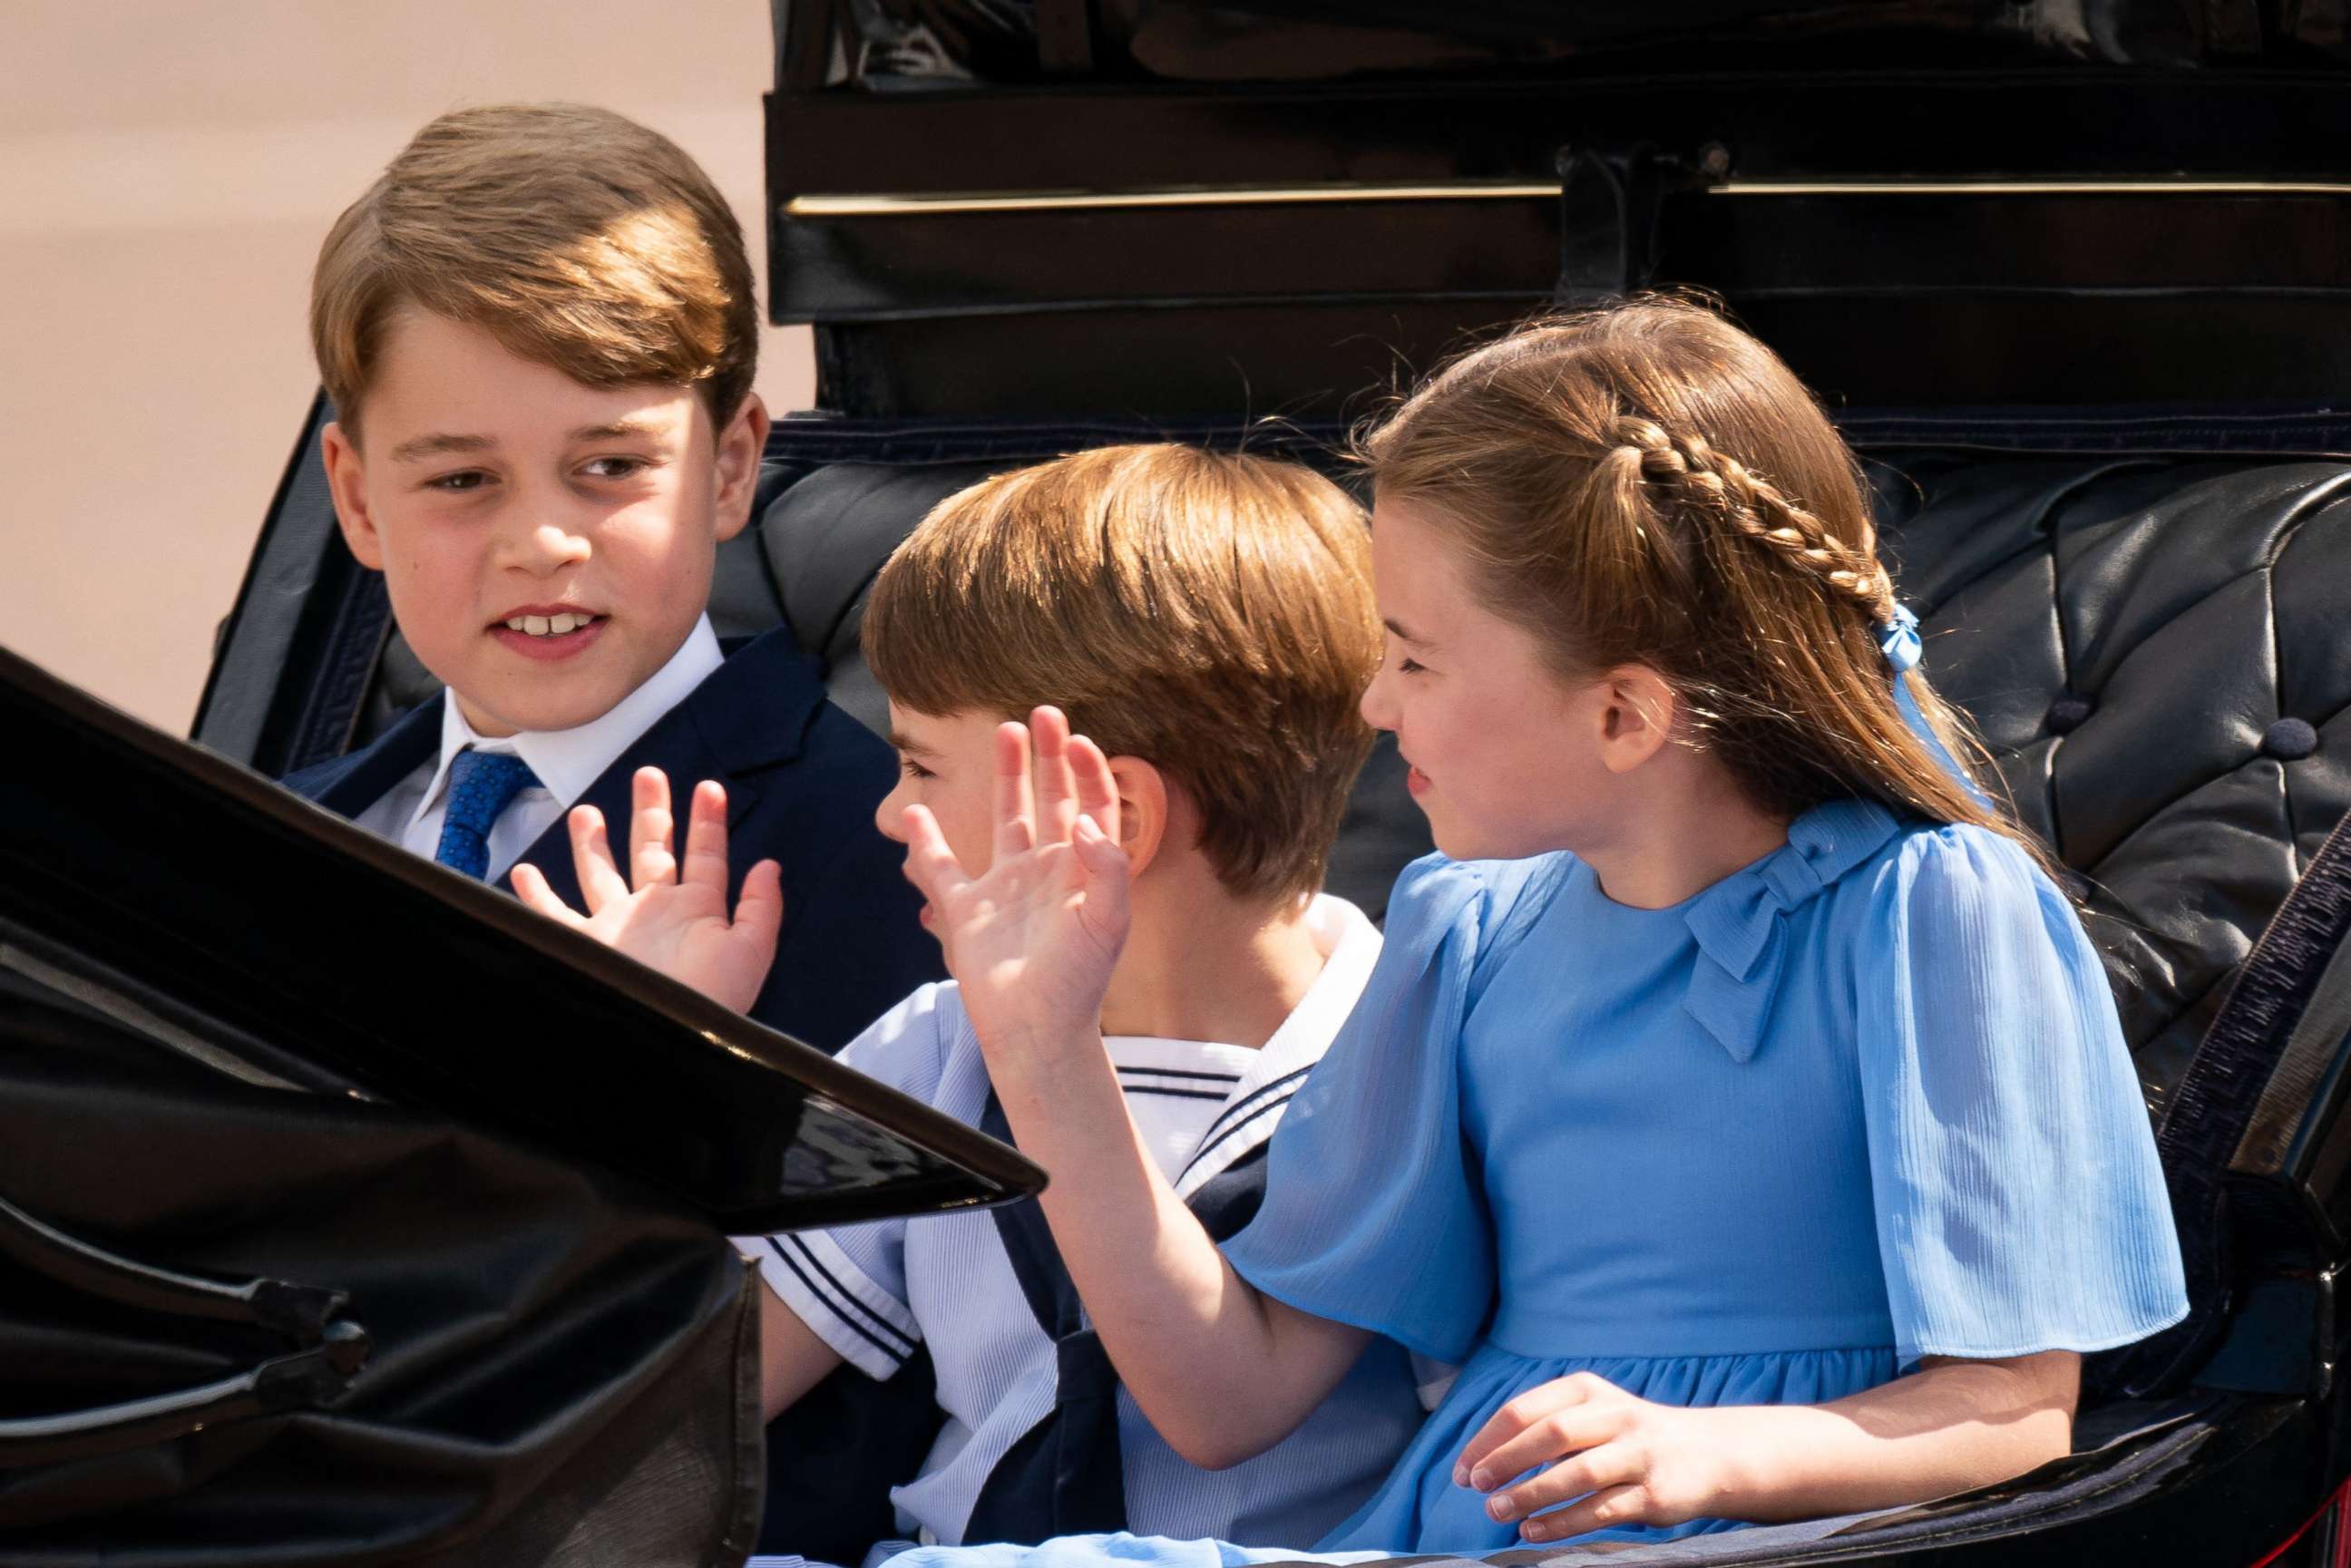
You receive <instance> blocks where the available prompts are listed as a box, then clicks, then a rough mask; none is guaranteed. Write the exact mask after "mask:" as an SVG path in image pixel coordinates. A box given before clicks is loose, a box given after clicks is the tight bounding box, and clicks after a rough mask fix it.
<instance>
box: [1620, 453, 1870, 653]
mask: <svg viewBox="0 0 2351 1568" xmlns="http://www.w3.org/2000/svg"><path fill="white" fill-rule="evenodd" d="M1616 434H1617V436H1618V437H1619V439H1620V440H1622V442H1623V443H1624V444H1625V446H1627V447H1629V448H1631V449H1632V450H1633V451H1634V452H1635V453H1637V454H1638V455H1639V458H1640V465H1641V476H1642V477H1643V478H1644V479H1646V480H1647V481H1648V482H1649V483H1651V484H1653V485H1657V486H1666V487H1669V488H1671V489H1674V490H1677V491H1680V492H1682V493H1683V494H1684V495H1685V496H1686V497H1690V498H1692V499H1695V500H1696V501H1697V503H1698V505H1700V506H1701V507H1705V508H1706V509H1707V510H1708V511H1709V512H1712V513H1713V514H1715V515H1716V516H1718V517H1721V518H1722V519H1723V520H1724V521H1725V522H1727V523H1729V525H1730V527H1731V528H1735V529H1736V530H1738V532H1739V533H1740V534H1741V535H1743V536H1744V537H1745V538H1750V539H1752V540H1754V541H1755V542H1756V543H1757V544H1760V545H1761V546H1763V547H1764V548H1765V549H1769V550H1770V551H1771V553H1772V554H1774V555H1776V556H1778V557H1779V558H1780V559H1782V560H1783V561H1786V562H1787V563H1788V564H1789V565H1791V566H1793V567H1795V568H1797V569H1799V570H1802V571H1804V572H1805V573H1807V574H1809V575H1810V576H1812V577H1813V578H1815V579H1817V580H1819V581H1820V582H1822V583H1823V585H1825V586H1826V587H1827V588H1828V589H1830V590H1831V591H1834V593H1836V594H1837V595H1839V596H1840V597H1842V598H1844V600H1846V601H1849V602H1851V603H1852V604H1854V605H1855V606H1857V607H1858V608H1859V609H1860V610H1861V611H1862V612H1864V613H1865V614H1866V615H1868V617H1869V618H1870V620H1871V621H1873V622H1881V623H1882V622H1887V621H1891V620H1892V619H1893V618H1894V607H1895V599H1894V581H1893V579H1891V578H1890V577H1888V576H1887V575H1886V568H1885V567H1884V566H1882V565H1880V564H1879V563H1878V560H1877V558H1876V555H1874V554H1872V553H1871V552H1869V551H1867V550H1863V549H1854V548H1853V547H1852V546H1850V545H1847V544H1845V543H1844V541H1842V540H1840V539H1838V538H1836V537H1835V536H1834V535H1833V534H1831V533H1830V532H1829V531H1828V528H1827V527H1826V526H1825V525H1824V524H1823V523H1822V521H1821V520H1820V518H1818V517H1814V516H1813V514H1812V513H1810V512H1808V511H1806V510H1805V509H1804V508H1803V507H1800V506H1798V505H1796V503H1795V502H1793V501H1792V500H1790V499H1788V497H1785V496H1783V495H1782V494H1781V493H1780V490H1779V488H1778V486H1774V485H1773V484H1772V483H1771V481H1770V480H1768V479H1766V478H1764V477H1763V476H1761V475H1760V474H1757V473H1755V472H1754V471H1753V470H1751V469H1750V468H1749V467H1748V466H1747V465H1745V464H1743V463H1741V462H1740V461H1739V459H1738V458H1736V457H1733V456H1731V455H1730V454H1729V453H1727V452H1717V451H1716V450H1715V449H1714V448H1713V447H1711V446H1709V445H1708V444H1707V441H1706V438H1705V437H1704V436H1702V435H1696V434H1676V433H1673V432H1669V431H1667V429H1666V428H1665V427H1664V426H1663V425H1661V424H1659V423H1656V421H1655V420H1652V419H1647V418H1644V417H1642V416H1640V415H1637V414H1635V415H1630V416H1627V417H1626V418H1625V419H1623V420H1622V421H1620V422H1619V423H1618V426H1617V431H1616Z"/></svg>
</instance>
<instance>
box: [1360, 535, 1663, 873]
mask: <svg viewBox="0 0 2351 1568" xmlns="http://www.w3.org/2000/svg"><path fill="white" fill-rule="evenodd" d="M1372 570H1373V574H1374V579H1375V583H1376V588H1377V591H1378V595H1379V606H1380V615H1381V618H1382V619H1383V620H1384V622H1386V625H1387V650H1386V656H1385V657H1384V659H1383V660H1382V661H1381V664H1380V669H1379V673H1378V674H1376V675H1374V677H1373V679H1372V684H1371V686H1370V688H1369V689H1368V690H1367V691H1365V692H1364V703H1363V709H1364V718H1365V719H1366V720H1368V721H1369V722H1370V723H1371V724H1373V725H1374V727H1378V728H1380V729H1385V730H1393V731H1395V737H1396V745H1397V748H1398V749H1399V750H1400V751H1402V752H1403V754H1404V758H1405V761H1406V762H1407V763H1409V764H1410V765H1411V769H1412V770H1411V772H1410V774H1409V775H1408V776H1407V779H1406V782H1407V786H1408V787H1409V788H1410V789H1411V790H1412V793H1413V799H1414V800H1416V801H1417V802H1418V803H1419V805H1420V809H1421V810H1423V811H1426V813H1427V814H1428V825H1429V830H1430V831H1431V832H1432V834H1434V836H1435V837H1436V840H1437V848H1438V849H1440V850H1443V851H1444V852H1446V853H1447V854H1448V855H1450V856H1452V857H1453V858H1454V859H1456V860H1517V859H1520V858H1522V857H1524V856H1527V855H1533V854H1541V853H1544V852H1548V851H1551V850H1555V849H1562V848H1572V847H1575V846H1576V845H1577V844H1578V843H1579V841H1582V840H1583V839H1584V838H1585V836H1586V832H1587V831H1588V829H1589V827H1590V825H1591V818H1592V815H1593V811H1594V810H1595V809H1598V808H1602V807H1603V806H1604V802H1606V801H1608V800H1612V799H1614V796H1615V793H1616V790H1615V789H1614V786H1615V785H1617V784H1618V783H1620V782H1621V780H1618V779H1616V778H1615V777H1614V775H1612V773H1611V772H1610V770H1609V769H1608V768H1607V767H1606V766H1605V765H1604V763H1603V761H1602V760H1601V758H1600V755H1599V748H1598V747H1597V746H1596V745H1595V743H1594V738H1593V737H1594V736H1595V734H1596V733H1597V732H1596V729H1595V726H1596V725H1597V724H1598V722H1599V720H1598V719H1597V717H1596V716H1595V714H1594V712H1593V707H1594V704H1595V701H1596V700H1598V699H1597V698H1596V697H1595V690H1596V689H1598V688H1595V687H1588V686H1587V687H1578V686H1572V685H1569V684H1567V683H1565V682H1562V680H1561V679H1560V678H1559V677H1558V676H1557V675H1556V674H1553V673H1552V670H1551V669H1550V667H1549V666H1548V665H1546V664H1544V662H1543V659H1542V656H1541V651H1540V649H1539V648H1538V647H1537V644H1536V643H1535V640H1534V639H1533V638H1532V637H1531V636H1530V635H1529V634H1528V633H1527V632H1523V631H1521V630H1520V628H1519V627H1518V626H1517V625H1515V624H1513V623H1512V622H1507V621H1504V620H1502V619H1501V618H1500V617H1499V616H1497V615H1494V614H1492V613H1491V612H1489V611H1487V610H1486V609H1485V608H1484V607H1483V606H1482V604H1481V603H1480V602H1479V598H1478V596H1477V595H1476V594H1475V593H1474V592H1473V591H1471V590H1470V588H1469V587H1468V584H1467V583H1466V582H1465V581H1464V580H1463V578H1462V575H1461V571H1460V568H1459V565H1458V561H1457V559H1456V557H1455V553H1454V550H1453V549H1452V547H1451V546H1449V545H1448V544H1447V542H1446V540H1445V537H1444V535H1443V534H1442V533H1440V532H1439V531H1437V529H1435V528H1431V527H1430V526H1429V525H1428V524H1426V522H1424V521H1422V520H1421V518H1420V517H1419V514H1418V513H1417V512H1416V509H1415V508H1414V507H1412V506H1411V505H1410V504H1408V503H1405V502H1395V501H1385V500H1384V501H1381V502H1380V503H1379V504H1378V506H1377V507H1375V508H1374V511H1373V515H1372Z"/></svg>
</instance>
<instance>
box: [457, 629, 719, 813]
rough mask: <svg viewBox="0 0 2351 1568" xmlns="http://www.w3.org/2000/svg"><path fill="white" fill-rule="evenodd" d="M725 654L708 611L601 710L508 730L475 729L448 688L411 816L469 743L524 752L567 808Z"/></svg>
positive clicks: (480, 747) (518, 753) (487, 748)
mask: <svg viewBox="0 0 2351 1568" xmlns="http://www.w3.org/2000/svg"><path fill="white" fill-rule="evenodd" d="M725 663H726V654H725V653H722V652H721V651H720V650H719V646H718V634H717V633H716V632H713V631H712V630H711V629H710V617H708V616H707V615H705V616H704V617H702V619H700V620H699V621H696V622H695V623H694V630H693V631H692V632H688V633H687V634H686V638H685V641H684V643H680V644H679V645H678V650H677V652H676V653H672V654H671V655H670V656H669V663H667V664H664V665H663V666H662V667H661V668H660V669H658V670H656V671H654V672H653V675H652V677H651V678H650V679H648V680H646V681H645V682H644V684H643V685H640V686H638V687H637V689H636V690H635V691H632V692H631V693H630V694H629V695H627V696H625V697H622V699H621V700H620V701H619V702H617V703H614V704H613V705H612V706H611V708H609V709H607V710H606V711H605V713H604V714H603V716H601V717H599V718H592V719H590V720H589V721H588V722H587V723H586V724H583V725H580V726H577V727H573V728H570V729H547V730H524V731H522V732H521V733H519V734H517V735H513V736H508V737H489V736H485V735H482V734H481V733H479V732H478V731H476V730H475V728H474V727H473V726H472V725H470V724H468V723H466V722H465V715H464V714H462V713H460V712H458V711H457V695H456V693H455V692H451V693H449V694H447V695H446V698H445V700H444V701H443V703H442V705H441V759H440V761H439V763H438V764H437V765H436V766H435V767H434V772H433V777H432V779H430V780H428V781H427V782H426V784H425V787H424V797H423V800H419V801H418V802H417V805H416V816H415V818H414V819H413V821H422V820H423V816H424V814H425V813H426V812H427V811H429V810H432V809H433V808H434V806H436V805H438V804H440V802H441V796H442V792H443V791H444V789H447V788H448V784H449V767H450V764H451V763H453V762H455V760H456V759H457V754H458V753H459V752H461V751H463V750H465V748H466V747H469V746H470V747H474V748H475V750H477V751H505V752H512V753H513V754H514V755H516V756H517V757H519V758H522V759H523V760H524V761H525V762H527V763H528V764H529V765H530V770H531V771H532V772H533V773H535V774H537V775H538V781H539V783H540V784H541V785H542V786H544V787H545V788H546V789H547V791H548V793H549V794H551V795H553V796H554V797H555V799H556V800H558V801H559V803H561V805H562V806H563V807H564V809H565V810H569V809H570V808H571V806H572V804H573V803H574V802H575V801H577V800H579V799H580V797H581V796H582V795H585V794H586V793H587V792H588V787H589V786H590V785H591V784H593V783H595V782H596V780H597V779H599V778H600V777H601V776H602V774H603V772H604V770H605V769H606V768H610V767H611V766H612V764H613V763H615V762H617V761H619V760H620V758H621V754H622V752H624V751H626V750H628V748H629V747H631V746H632V745H634V744H635V743H636V740H637V737H639V736H641V735H643V734H644V732H645V731H646V730H648V729H651V728H652V727H653V725H654V723H655V722H656V721H658V720H659V719H660V717H661V716H662V715H664V714H665V713H667V712H668V711H669V710H670V709H672V708H674V707H675V706H677V705H678V704H679V703H681V702H684V700H685V698H686V696H687V695H688V694H690V693H691V692H692V691H693V690H694V688H695V687H696V686H698V685H701V684H702V683H703V682H704V681H705V680H706V679H708V678H709V676H710V674H711V673H712V672H713V671H715V670H716V669H717V668H718V667H719V665H721V664H725Z"/></svg>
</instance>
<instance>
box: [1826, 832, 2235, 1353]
mask: <svg viewBox="0 0 2351 1568" xmlns="http://www.w3.org/2000/svg"><path fill="white" fill-rule="evenodd" d="M1860 946H1861V958H1862V963H1861V964H1860V966H1859V967H1858V969H1857V971H1856V975H1857V983H1858V986H1859V988H1860V1008H1859V1013H1858V1019H1857V1022H1858V1024H1859V1033H1858V1049H1859V1056H1860V1063H1859V1065H1860V1069H1861V1082H1862V1091H1863V1095H1864V1114H1865V1124H1866V1127H1867V1130H1868V1138H1869V1162H1870V1170H1871V1176H1872V1180H1873V1184H1874V1187H1875V1196H1876V1211H1877V1234H1878V1246H1879V1251H1880V1254H1881V1256H1882V1259H1883V1260H1884V1264H1885V1269H1886V1292H1887V1297H1888V1300H1889V1303H1890V1305H1891V1307H1892V1309H1893V1317H1894V1328H1895V1341H1896V1351H1897V1354H1898V1356H1899V1359H1900V1361H1901V1363H1902V1364H1903V1365H1904V1366H1905V1367H1907V1366H1910V1365H1912V1364H1915V1363H1916V1362H1917V1360H1918V1358H1920V1357H1922V1356H1928V1355H1949V1356H1965V1357H1976V1358H1987V1357H1997V1356H2011V1355H2024V1354H2032V1353H2033V1352H2036V1351H2043V1350H2075V1351H2093V1350H2103V1349H2106V1348H2108V1347H2111V1346H2114V1345H2118V1344H2125V1343H2129V1342H2131V1341H2133V1340H2137V1339H2141V1338H2144V1337H2145V1336H2146V1335H2147V1334H2150V1333H2154V1332H2156V1331H2157V1330H2158V1329H2160V1328H2163V1327H2166V1326H2167V1325H2168V1324H2170V1323H2173V1322H2178V1321H2179V1319H2180V1318H2181V1317H2183V1316H2185V1315H2186V1313H2187V1310H2188V1302H2187V1294H2186V1289H2185V1286H2184V1283H2183V1281H2182V1276H2181V1270H2180V1260H2179V1238H2178V1234H2177V1232H2176V1231H2175V1230H2174V1228H2173V1226H2172V1219H2171V1210H2170V1206H2169V1203H2168V1199H2167V1197H2166V1196H2165V1190H2164V1183H2163V1176H2162V1172H2161V1170H2160V1168H2159V1167H2158V1164H2157V1161H2156V1152H2155V1139H2154V1134H2153V1132H2152V1130H2151V1129H2150V1126H2149V1124H2148V1121H2147V1110H2146V1106H2145V1104H2144V1103H2143V1102H2142V1101H2141V1099H2140V1095H2139V1089H2138V1082H2137V1074H2136V1073H2135V1072H2134V1071H2132V1067H2131V1061H2130V1055H2129V1052H2128V1051H2127V1050H2126V1047H2125V1046H2124V1043H2123V1038H2122V1029H2121V1025H2120V1023H2119V1022H2118V1021H2117V1019H2116V1013H2115V1004H2114V997H2113V994H2112V992H2111V991H2109V990H2108V988H2107V982H2106V977H2105V970H2104V969H2103V968H2102V967H2101V966H2100V965H2099V962H2098V957H2097V954H2096V952H2095V950H2094V949H2093V948H2092V947H2091V946H2090V941H2089V937H2088V936H2087V935H2086V934H2085V932H2084V931H2083V929H2082V925H2081V922H2080V920H2079V919H2078V918H2077V917H2076V915H2074V910H2073V908H2072V906H2071V905H2069V904H2067V903H2066V901H2065V899H2064V895H2063V894H2060V893H2059V892H2058V890H2057V889H2056V888H2055V886H2053V884H2052V883H2050V881H2049V880H2048V878H2047V877H2046V876H2045V875H2043V873H2042V872H2041V871H2040V869H2039V868H2038V867H2037V866H2035V865H2034V864H2033V863H2032V861H2031V859H2030V858H2029V857H2028V856H2027V855H2026V854H2025V853H2024V852H2023V851H2022V850H2021V849H2020V848H2019V847H2018V846H2017V845H2015V844H2013V843H2011V842H2010V841H2007V840H2005V839H2002V838H2000V837H1998V836H1997V835H1995V834H1992V833H1990V832H1987V831H1983V830H1981V829H1978V828H1972V827H1966V826H1947V827H1941V828H1937V829H1933V830H1928V831H1918V832H1917V833H1914V834H1912V835H1910V836H1909V837H1908V838H1907V840H1906V841H1905V842H1904V843H1903V844H1902V845H1901V846H1900V849H1899V851H1898V852H1897V853H1896V854H1895V855H1893V856H1890V857H1888V859H1887V861H1886V862H1885V864H1884V865H1883V866H1882V867H1881V868H1880V870H1879V872H1878V874H1877V875H1876V879H1875V881H1874V883H1873V885H1872V888H1871V895H1870V899H1869V904H1868V909H1867V927H1866V929H1865V931H1864V932H1863V933H1862V939H1861V943H1860Z"/></svg>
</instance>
